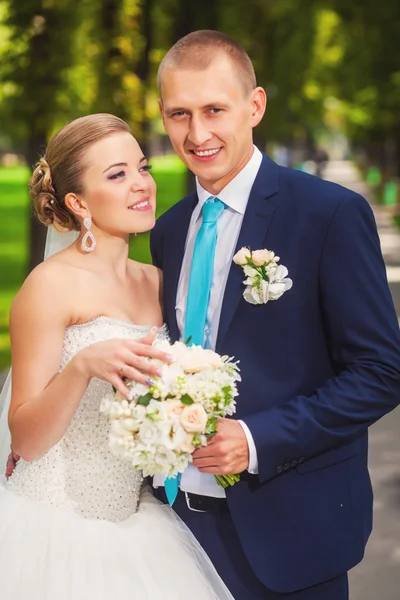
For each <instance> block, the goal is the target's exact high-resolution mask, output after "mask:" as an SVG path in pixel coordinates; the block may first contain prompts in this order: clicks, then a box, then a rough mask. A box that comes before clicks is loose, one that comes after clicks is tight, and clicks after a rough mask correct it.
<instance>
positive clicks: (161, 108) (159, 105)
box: [158, 98, 165, 129]
mask: <svg viewBox="0 0 400 600" xmlns="http://www.w3.org/2000/svg"><path fill="white" fill-rule="evenodd" d="M158 108H159V110H160V115H161V119H162V122H163V125H164V129H165V118H164V107H163V103H162V100H161V98H159V99H158Z"/></svg>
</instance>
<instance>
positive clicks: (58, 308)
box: [10, 257, 79, 318]
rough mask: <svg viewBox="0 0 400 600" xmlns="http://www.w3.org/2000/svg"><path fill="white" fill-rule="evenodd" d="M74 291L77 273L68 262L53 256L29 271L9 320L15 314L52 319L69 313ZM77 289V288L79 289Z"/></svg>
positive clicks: (13, 304)
mask: <svg viewBox="0 0 400 600" xmlns="http://www.w3.org/2000/svg"><path fill="white" fill-rule="evenodd" d="M74 289H76V273H74V269H73V267H72V266H71V265H68V263H65V262H63V261H60V260H59V259H57V258H56V257H52V258H49V259H47V260H45V261H44V262H43V263H41V264H39V265H38V266H37V267H35V269H33V270H32V271H31V273H30V274H29V275H28V277H27V278H26V279H25V281H24V283H23V284H22V287H21V289H20V290H19V292H18V293H17V295H16V296H15V298H14V300H13V303H12V306H11V311H10V318H12V317H13V316H14V315H17V316H18V315H21V314H27V313H29V312H31V311H33V312H35V313H36V314H38V311H39V312H40V314H44V315H48V316H49V317H51V316H54V314H55V313H57V314H61V313H63V312H65V313H66V314H67V313H68V306H69V302H70V298H71V296H73V294H74V292H73V290H74ZM78 289H79V287H78Z"/></svg>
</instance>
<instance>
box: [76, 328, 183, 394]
mask: <svg viewBox="0 0 400 600" xmlns="http://www.w3.org/2000/svg"><path fill="white" fill-rule="evenodd" d="M156 334H157V328H156V327H154V328H153V329H152V330H151V331H150V332H149V333H148V334H147V335H146V336H145V337H143V338H139V339H136V340H126V339H113V340H107V341H105V342H98V343H96V344H93V345H91V346H88V347H86V348H84V349H83V350H81V351H80V352H78V354H76V356H75V357H74V358H73V359H72V361H71V363H72V362H73V361H74V363H75V366H76V368H77V369H78V370H79V371H80V372H81V373H84V374H85V375H87V376H88V377H90V378H92V377H97V378H98V379H103V380H104V381H108V382H109V383H111V384H112V385H113V386H114V387H115V389H116V390H118V391H119V392H121V394H123V395H124V396H127V397H128V396H129V390H128V388H127V387H126V385H125V384H124V381H123V378H125V377H126V378H127V379H131V380H134V381H137V382H139V383H143V384H145V385H149V386H150V385H152V383H153V381H152V379H151V376H152V375H153V376H154V375H156V376H159V375H161V369H160V366H159V365H156V364H154V363H152V361H151V360H149V359H158V360H161V361H162V362H165V363H170V362H172V360H173V358H172V357H171V356H170V355H168V354H166V353H165V352H162V351H161V350H158V349H157V348H154V347H153V346H152V343H153V342H154V340H155V338H156Z"/></svg>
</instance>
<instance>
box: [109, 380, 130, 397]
mask: <svg viewBox="0 0 400 600" xmlns="http://www.w3.org/2000/svg"><path fill="white" fill-rule="evenodd" d="M108 381H109V382H110V383H111V385H112V386H113V388H114V389H116V390H117V391H118V392H120V393H121V394H122V395H123V396H125V398H129V397H130V391H129V389H128V388H127V387H126V385H125V384H124V382H123V380H122V379H121V377H119V376H118V375H113V376H111V377H109V378H108Z"/></svg>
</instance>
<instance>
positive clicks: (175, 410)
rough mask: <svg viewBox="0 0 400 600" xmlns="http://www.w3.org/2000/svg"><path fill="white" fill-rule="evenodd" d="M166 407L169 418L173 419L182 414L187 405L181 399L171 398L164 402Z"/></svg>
mask: <svg viewBox="0 0 400 600" xmlns="http://www.w3.org/2000/svg"><path fill="white" fill-rule="evenodd" d="M164 407H165V413H166V415H167V419H173V418H174V417H180V416H181V414H182V411H183V409H184V408H185V405H184V404H182V402H181V401H180V400H172V399H169V400H166V401H165V402H164Z"/></svg>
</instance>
